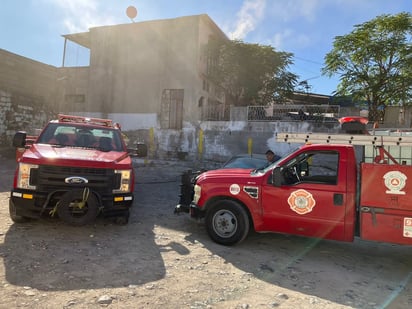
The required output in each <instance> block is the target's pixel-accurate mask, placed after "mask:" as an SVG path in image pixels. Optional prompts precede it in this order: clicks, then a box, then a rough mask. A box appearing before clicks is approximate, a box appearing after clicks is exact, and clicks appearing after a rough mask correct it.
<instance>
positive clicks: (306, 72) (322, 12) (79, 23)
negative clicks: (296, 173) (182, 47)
mask: <svg viewBox="0 0 412 309" xmlns="http://www.w3.org/2000/svg"><path fill="white" fill-rule="evenodd" d="M128 6H134V7H136V9H137V11H138V14H137V17H136V18H135V19H134V21H135V22H139V21H147V20H155V19H164V18H174V17H179V16H187V15H197V14H208V15H209V16H210V17H211V18H212V19H213V20H214V21H215V23H216V24H217V25H218V26H219V27H220V28H221V29H222V30H223V31H224V32H225V33H226V34H227V35H228V37H229V38H236V39H241V40H243V41H244V42H246V43H258V44H262V45H271V46H273V47H274V48H275V49H276V50H278V51H286V52H290V53H293V54H294V56H295V58H294V65H293V66H292V67H290V70H291V71H292V72H293V73H295V74H297V75H299V76H300V80H307V81H308V83H309V84H310V85H311V86H312V88H311V92H314V93H320V94H326V95H330V94H332V92H333V91H334V90H335V89H336V86H337V84H338V76H336V77H334V78H327V77H325V76H321V68H322V66H323V59H324V56H325V55H326V53H328V52H329V51H330V50H331V48H332V44H333V40H334V37H335V36H338V35H345V34H347V33H349V32H351V31H352V30H353V29H354V28H353V27H354V26H355V25H357V24H361V23H363V22H366V21H368V20H371V19H373V18H375V17H376V16H379V15H382V14H396V13H399V12H404V11H408V12H411V11H412V1H411V0H390V1H387V0H204V1H202V0H168V1H166V0H141V1H137V0H128V1H126V0H100V1H99V0H1V5H0V48H2V49H5V50H7V51H9V52H12V53H15V54H18V55H21V56H24V57H28V58H30V59H33V60H36V61H40V62H43V63H46V64H50V65H54V66H57V67H60V66H61V65H62V58H63V46H64V39H63V37H62V35H63V34H69V33H77V32H84V31H87V30H88V29H89V28H90V27H94V26H103V25H114V24H123V23H129V22H131V20H130V19H129V18H128V17H127V15H126V8H127V7H128ZM85 58H87V53H86V52H85V51H84V50H83V49H82V48H81V47H79V46H77V45H75V44H73V45H69V46H68V47H67V58H66V65H84V64H85V61H84V59H85Z"/></svg>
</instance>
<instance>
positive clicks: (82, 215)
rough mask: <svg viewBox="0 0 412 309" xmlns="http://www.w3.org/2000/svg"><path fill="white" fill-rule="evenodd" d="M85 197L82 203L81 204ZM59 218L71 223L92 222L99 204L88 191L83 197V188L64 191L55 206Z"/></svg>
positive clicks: (97, 212)
mask: <svg viewBox="0 0 412 309" xmlns="http://www.w3.org/2000/svg"><path fill="white" fill-rule="evenodd" d="M83 199H85V203H84V205H83V204H82V201H83ZM57 214H58V216H59V218H60V219H62V220H63V221H64V222H66V223H68V224H71V225H77V226H81V225H86V224H89V223H92V222H94V220H95V219H96V217H97V215H98V214H99V205H98V201H97V198H96V196H95V195H94V194H93V193H92V192H89V194H87V196H86V197H85V190H84V189H83V190H72V191H68V192H66V193H65V194H64V195H63V196H62V198H61V199H60V202H59V203H58V206H57Z"/></svg>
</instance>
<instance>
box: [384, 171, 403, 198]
mask: <svg viewBox="0 0 412 309" xmlns="http://www.w3.org/2000/svg"><path fill="white" fill-rule="evenodd" d="M383 179H384V181H385V186H386V188H388V190H386V193H389V194H402V195H403V194H406V193H405V192H404V191H402V189H403V188H404V187H405V185H406V179H408V177H406V175H405V174H404V173H401V172H399V171H391V172H387V173H386V174H385V175H383Z"/></svg>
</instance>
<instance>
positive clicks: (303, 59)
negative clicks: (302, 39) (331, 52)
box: [294, 56, 323, 65]
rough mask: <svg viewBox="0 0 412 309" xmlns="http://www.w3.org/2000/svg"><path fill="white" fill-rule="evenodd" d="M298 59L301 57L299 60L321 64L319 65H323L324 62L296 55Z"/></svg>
mask: <svg viewBox="0 0 412 309" xmlns="http://www.w3.org/2000/svg"><path fill="white" fill-rule="evenodd" d="M294 57H295V58H296V59H299V60H302V61H306V62H311V63H314V64H319V65H323V63H320V62H317V61H314V60H309V59H305V58H301V57H297V56H294Z"/></svg>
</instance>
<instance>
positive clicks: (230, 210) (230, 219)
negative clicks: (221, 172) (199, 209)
mask: <svg viewBox="0 0 412 309" xmlns="http://www.w3.org/2000/svg"><path fill="white" fill-rule="evenodd" d="M205 223H206V230H207V233H208V234H209V236H210V238H211V239H212V240H213V241H215V242H217V243H219V244H221V245H226V246H231V245H235V244H238V243H240V242H241V241H242V240H244V239H245V238H246V236H247V235H248V233H249V228H250V222H249V217H248V215H247V213H246V211H245V209H244V208H243V207H242V206H241V205H239V203H236V202H234V201H230V200H222V201H219V202H218V203H217V204H215V205H214V206H213V207H212V208H211V209H209V210H208V211H207V213H206V218H205Z"/></svg>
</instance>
